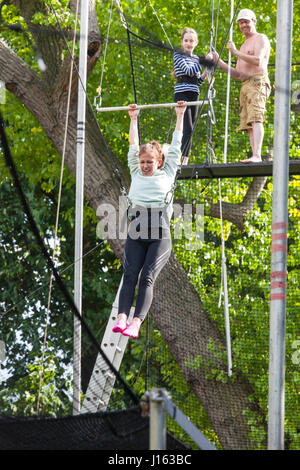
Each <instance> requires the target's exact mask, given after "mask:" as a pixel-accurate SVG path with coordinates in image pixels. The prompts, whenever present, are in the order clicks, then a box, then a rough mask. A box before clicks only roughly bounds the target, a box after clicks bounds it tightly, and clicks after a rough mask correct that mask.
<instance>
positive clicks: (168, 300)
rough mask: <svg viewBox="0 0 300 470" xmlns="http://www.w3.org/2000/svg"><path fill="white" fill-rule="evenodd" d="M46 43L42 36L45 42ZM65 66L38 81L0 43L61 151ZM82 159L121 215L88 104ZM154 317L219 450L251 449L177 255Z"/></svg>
mask: <svg viewBox="0 0 300 470" xmlns="http://www.w3.org/2000/svg"><path fill="white" fill-rule="evenodd" d="M42 3H43V2H42ZM73 3H74V2H73ZM92 3H93V2H92ZM15 4H17V5H18V7H20V8H21V11H22V13H23V16H24V17H25V18H26V19H27V20H28V22H30V17H31V16H30V15H32V13H33V11H35V8H36V7H37V5H38V6H39V8H42V7H41V2H37V1H34V0H32V1H30V2H22V1H16V2H15ZM29 7H30V12H29ZM29 13H30V15H29ZM93 20H95V18H93ZM93 24H95V21H94V22H93ZM43 40H44V41H46V40H47V39H45V37H44V39H43ZM41 41H42V38H41V37H39V43H41ZM57 44H58V45H59V47H58V48H57V50H60V48H61V47H62V46H61V42H60V41H58V42H57ZM43 50H45V47H44V48H43ZM100 50H101V44H100V41H97V40H95V35H94V36H93V39H92V40H91V41H90V44H89V54H88V61H89V64H88V69H89V71H91V70H92V68H93V66H94V65H95V63H96V62H97V59H98V57H99V54H100ZM56 53H57V51H56ZM51 54H53V51H51ZM50 61H52V62H53V61H54V62H55V64H56V66H57V70H58V65H57V64H58V60H57V57H56V59H53V57H52V56H51V57H50V56H48V57H46V60H45V62H46V63H48V64H49V63H50ZM54 62H53V63H54ZM69 69H70V60H69V59H66V60H65V62H62V63H61V64H60V68H59V71H58V73H57V75H56V77H55V81H53V82H52V83H50V82H49V74H46V76H44V77H42V78H40V77H38V75H37V74H36V73H35V72H34V71H33V70H31V69H30V67H29V66H27V65H26V64H25V63H24V62H23V61H22V60H21V59H20V58H19V57H18V56H17V55H16V54H15V53H13V52H12V51H11V50H10V49H9V48H8V47H7V45H6V44H4V43H2V42H0V79H1V80H2V81H4V82H5V84H6V87H7V89H8V90H9V91H10V92H12V93H13V94H14V95H15V96H16V97H17V98H18V99H19V100H20V101H21V102H22V103H23V104H24V105H25V106H26V107H27V108H28V109H29V111H30V112H31V113H32V114H33V115H34V116H35V117H36V118H37V119H38V121H39V122H40V124H41V125H42V127H43V129H44V131H45V132H46V134H47V136H48V137H49V139H50V140H51V141H52V143H53V145H54V147H55V148H56V149H57V150H58V152H59V153H60V154H61V153H62V149H63V140H64V128H65V118H66V111H65V110H66V97H67V86H68V80H67V79H66V76H67V75H68V73H67V71H68V70H69ZM51 80H53V74H51ZM76 80H77V78H76V74H74V83H73V88H72V97H71V109H70V115H69V126H68V141H67V147H66V154H65V163H66V166H67V167H68V169H69V170H70V172H71V173H72V175H73V176H74V177H75V176H76V175H75V167H76V164H75V155H76V152H75V145H76V128H77V122H76V109H77V86H76ZM85 162H86V166H85V182H84V192H85V197H86V199H87V200H88V201H89V203H90V206H91V207H92V208H93V209H94V211H95V212H97V208H98V207H99V206H100V205H101V204H103V203H106V204H111V205H112V206H113V207H114V208H115V210H116V213H117V214H118V211H119V196H120V188H119V185H118V182H117V180H116V178H115V176H114V169H115V168H118V169H119V171H120V173H121V177H122V181H123V184H124V185H125V186H126V187H127V188H128V187H129V177H128V173H127V171H126V169H125V168H124V167H123V166H122V164H121V163H120V162H119V161H118V159H117V158H116V157H115V156H114V155H113V154H112V152H111V150H110V148H109V147H108V145H107V143H106V141H105V139H104V137H103V136H102V134H100V132H99V128H98V124H97V122H96V120H95V117H94V115H93V112H92V110H91V109H90V108H89V107H87V121H86V157H85ZM109 243H110V245H111V247H112V249H113V251H114V252H115V254H116V256H117V257H118V258H120V259H121V258H122V252H123V240H119V239H118V238H117V239H111V240H109ZM151 314H152V315H153V318H154V320H155V322H156V324H157V326H158V328H159V330H160V332H161V333H162V335H163V336H164V338H165V341H166V343H167V344H168V346H169V348H170V350H171V352H172V354H173V355H174V357H175V359H176V361H177V362H178V364H179V366H180V368H181V370H182V372H183V375H184V377H185V379H186V381H187V383H188V384H189V386H190V388H191V390H192V391H193V392H194V393H195V394H196V396H197V397H198V399H199V401H200V402H201V404H202V405H203V406H204V408H205V410H206V412H207V414H208V416H209V418H210V420H211V423H212V426H213V428H214V430H215V432H216V434H217V435H218V438H219V440H220V443H221V445H222V447H223V448H224V449H249V448H250V447H251V444H250V441H249V437H248V434H249V426H248V423H247V419H246V417H245V415H244V413H243V412H244V410H245V409H247V408H249V406H250V404H249V394H250V393H251V390H250V386H249V384H248V382H247V380H246V378H245V377H243V376H242V375H241V374H238V375H237V377H235V379H234V380H232V379H228V380H227V382H226V383H223V382H221V381H217V380H215V378H214V376H213V369H218V370H221V371H224V373H225V375H226V364H225V361H224V360H223V359H220V358H219V357H218V355H216V354H214V353H213V352H212V351H211V350H210V349H209V348H208V345H211V344H213V345H214V346H215V347H216V348H217V349H220V351H222V352H224V351H225V342H224V338H223V337H222V335H221V334H220V332H219V331H218V328H217V326H216V325H215V324H214V323H213V322H212V321H211V320H210V317H209V314H208V313H207V312H206V311H205V310H204V309H203V306H202V303H201V300H200V298H199V296H198V294H197V292H196V290H195V289H194V287H193V285H192V284H191V282H190V281H189V279H188V277H187V275H186V274H185V272H184V270H183V268H182V266H181V265H180V263H179V262H178V260H177V259H175V257H171V259H170V261H169V263H168V265H167V266H166V267H165V268H164V270H163V272H162V273H161V275H160V277H159V279H158V281H157V283H156V286H155V296H154V301H153V305H152V307H151ZM237 430H238V432H237Z"/></svg>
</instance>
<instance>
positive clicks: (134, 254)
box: [118, 230, 172, 321]
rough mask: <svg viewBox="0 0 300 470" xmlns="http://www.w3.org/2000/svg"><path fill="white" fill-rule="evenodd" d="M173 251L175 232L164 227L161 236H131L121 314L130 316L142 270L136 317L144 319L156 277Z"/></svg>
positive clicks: (126, 258)
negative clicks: (172, 232) (137, 237)
mask: <svg viewBox="0 0 300 470" xmlns="http://www.w3.org/2000/svg"><path fill="white" fill-rule="evenodd" d="M171 250H172V241H171V234H170V231H168V230H163V235H162V238H160V239H137V240H133V239H132V238H130V236H129V235H128V237H127V240H126V244H125V250H124V261H123V268H124V275H123V284H122V287H121V291H120V295H119V308H118V313H119V314H120V313H125V314H126V315H127V316H128V315H129V312H130V308H131V306H132V304H133V301H134V294H135V288H136V285H137V282H138V278H139V274H140V272H141V275H140V280H139V286H138V295H137V300H136V306H135V312H134V317H137V318H139V319H140V320H141V321H144V319H145V317H146V315H147V313H148V311H149V309H150V306H151V303H152V299H153V287H154V282H155V279H156V278H157V276H158V274H159V273H160V271H161V270H162V268H163V267H164V266H165V264H166V263H167V261H168V259H169V257H170V254H171Z"/></svg>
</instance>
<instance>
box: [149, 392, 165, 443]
mask: <svg viewBox="0 0 300 470" xmlns="http://www.w3.org/2000/svg"><path fill="white" fill-rule="evenodd" d="M164 393H165V391H164V389H159V388H154V389H152V390H151V391H150V393H149V405H150V439H149V441H150V442H149V447H150V450H165V449H166V443H167V431H166V411H165V408H164Z"/></svg>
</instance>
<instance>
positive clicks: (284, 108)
mask: <svg viewBox="0 0 300 470" xmlns="http://www.w3.org/2000/svg"><path fill="white" fill-rule="evenodd" d="M292 21H293V0H278V1H277V25H276V38H277V45H276V61H275V107H274V162H273V198H272V244H271V294H270V332H269V394H268V401H269V407H268V413H269V415H268V449H269V450H283V448H284V400H285V383H284V382H285V330H286V325H285V324H286V274H287V226H288V182H289V132H290V129H289V128H290V96H291V60H292V58H291V51H292Z"/></svg>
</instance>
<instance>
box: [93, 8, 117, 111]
mask: <svg viewBox="0 0 300 470" xmlns="http://www.w3.org/2000/svg"><path fill="white" fill-rule="evenodd" d="M112 7H113V0H112V2H111V5H110V15H109V21H108V27H107V34H106V40H105V49H104V54H103V62H102V70H101V77H100V85H99V87H98V89H97V91H98V96H96V97H95V99H94V106H96V105H97V99H99V106H101V103H102V96H101V93H102V81H103V75H104V67H105V61H106V52H107V45H108V39H109V31H110V25H111V16H112Z"/></svg>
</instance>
